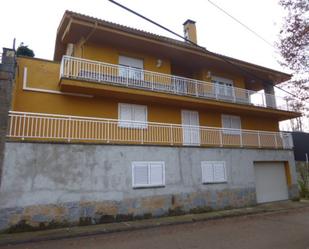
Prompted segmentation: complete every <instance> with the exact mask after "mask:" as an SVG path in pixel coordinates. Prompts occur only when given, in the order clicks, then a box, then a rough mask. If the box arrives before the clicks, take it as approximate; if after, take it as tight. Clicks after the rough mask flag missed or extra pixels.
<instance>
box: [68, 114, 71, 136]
mask: <svg viewBox="0 0 309 249" xmlns="http://www.w3.org/2000/svg"><path fill="white" fill-rule="evenodd" d="M70 141H71V117H69V119H68V142H70Z"/></svg>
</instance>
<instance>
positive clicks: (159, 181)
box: [150, 162, 165, 185]
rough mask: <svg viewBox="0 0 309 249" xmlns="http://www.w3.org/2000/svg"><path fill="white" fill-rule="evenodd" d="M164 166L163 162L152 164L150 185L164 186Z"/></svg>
mask: <svg viewBox="0 0 309 249" xmlns="http://www.w3.org/2000/svg"><path fill="white" fill-rule="evenodd" d="M164 182H165V179H164V164H163V163H162V162H152V163H150V184H151V185H164Z"/></svg>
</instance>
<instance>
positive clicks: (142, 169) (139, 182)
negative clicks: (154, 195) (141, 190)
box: [133, 162, 149, 186]
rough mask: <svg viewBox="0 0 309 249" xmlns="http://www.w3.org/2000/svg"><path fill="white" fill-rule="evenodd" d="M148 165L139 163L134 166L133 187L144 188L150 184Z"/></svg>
mask: <svg viewBox="0 0 309 249" xmlns="http://www.w3.org/2000/svg"><path fill="white" fill-rule="evenodd" d="M148 170H149V168H148V164H147V163H143V162H139V163H135V164H134V165H133V186H144V185H148V184H149V179H148V174H149V172H148Z"/></svg>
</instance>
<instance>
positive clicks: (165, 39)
mask: <svg viewBox="0 0 309 249" xmlns="http://www.w3.org/2000/svg"><path fill="white" fill-rule="evenodd" d="M65 13H66V14H68V15H70V16H72V17H76V18H80V19H83V20H87V21H91V22H97V23H98V24H102V25H104V26H105V27H110V28H113V29H118V30H121V31H125V32H130V33H132V34H136V35H139V36H143V37H146V38H151V39H154V40H158V41H163V42H168V43H172V44H175V45H179V46H184V47H188V48H191V49H196V50H200V51H204V52H205V50H206V48H204V47H201V46H196V45H194V44H191V43H189V42H185V41H180V40H177V39H173V38H169V37H166V36H162V35H157V34H154V33H151V32H148V31H144V30H140V29H136V28H132V27H128V26H125V25H121V24H118V23H114V22H109V21H106V20H102V19H99V18H96V17H92V16H89V15H84V14H80V13H76V12H73V11H69V10H67V11H66V12H65Z"/></svg>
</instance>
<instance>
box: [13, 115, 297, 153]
mask: <svg viewBox="0 0 309 249" xmlns="http://www.w3.org/2000/svg"><path fill="white" fill-rule="evenodd" d="M9 117H10V126H9V131H8V135H7V136H8V138H13V139H22V140H23V139H28V140H39V141H41V140H43V141H44V140H47V141H60V142H64V141H65V142H97V143H116V144H146V145H170V146H183V145H186V146H190V145H191V146H208V147H243V148H269V149H292V148H293V142H292V139H291V135H290V134H289V133H283V132H266V131H253V130H236V129H223V128H215V127H205V126H187V125H179V124H168V123H154V122H132V121H123V120H121V121H120V120H114V119H103V118H92V117H79V116H65V115H54V114H42V113H28V112H10V113H9ZM124 122H125V123H126V125H125V126H123V125H121V124H123V123H124ZM130 123H131V124H132V126H130V125H128V124H130Z"/></svg>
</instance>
